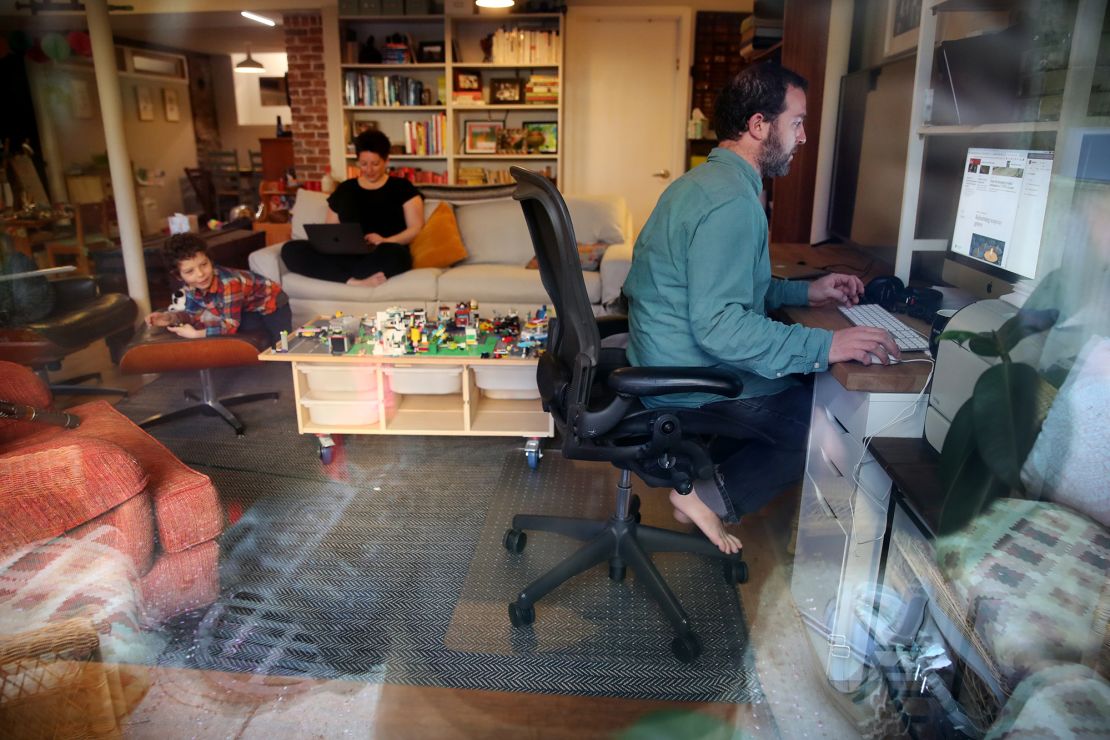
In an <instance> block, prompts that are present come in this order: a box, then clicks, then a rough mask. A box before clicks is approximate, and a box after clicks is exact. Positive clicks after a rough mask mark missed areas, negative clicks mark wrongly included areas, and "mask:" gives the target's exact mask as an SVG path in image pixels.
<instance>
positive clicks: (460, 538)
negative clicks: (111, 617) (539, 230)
mask: <svg viewBox="0 0 1110 740" xmlns="http://www.w3.org/2000/svg"><path fill="white" fill-rule="evenodd" d="M217 386H218V391H219V392H220V393H221V394H230V393H241V392H251V391H262V390H270V389H278V390H280V391H281V392H282V398H281V399H280V400H279V401H277V402H271V401H263V402H260V403H254V404H249V405H246V406H242V407H239V408H238V409H236V411H237V413H238V414H239V415H240V417H241V418H242V420H243V421H244V423H245V424H246V426H247V434H246V436H245V437H242V438H237V437H235V435H234V433H233V432H232V431H231V429H230V428H229V427H227V426H226V425H225V424H224V422H223V421H221V420H219V419H217V418H214V417H204V416H198V417H195V418H192V419H185V420H179V421H175V422H171V423H168V424H165V425H162V426H155V427H152V428H151V429H150V431H151V433H152V434H154V435H155V436H156V437H157V438H158V439H160V440H161V441H162V442H163V443H164V444H166V445H167V446H168V447H169V448H170V449H171V450H173V451H174V452H175V453H176V454H177V455H178V456H179V457H181V459H182V460H184V461H185V462H186V463H188V464H189V465H191V466H193V467H195V468H197V469H198V470H201V471H202V472H204V473H206V474H208V475H210V476H212V478H213V480H214V481H215V483H216V486H217V487H218V488H219V490H220V494H221V497H222V498H223V499H224V501H225V502H227V504H228V506H229V510H230V511H231V512H232V514H233V515H235V514H237V513H238V512H239V511H242V514H241V516H240V517H239V518H238V520H237V521H236V522H235V524H234V525H233V526H231V527H230V528H229V529H228V530H227V531H226V533H225V534H224V536H223V538H222V540H221V572H220V578H221V596H220V599H219V600H218V601H217V603H216V604H214V605H213V606H212V607H210V608H208V609H206V610H203V611H201V612H199V613H193V614H188V615H185V616H183V617H181V618H179V619H177V620H175V621H174V622H172V623H170V624H169V625H168V626H167V630H168V633H169V634H168V636H169V638H170V641H169V647H168V648H167V649H166V651H165V652H164V653H163V654H162V655H161V657H160V658H159V663H161V664H164V665H169V666H178V667H189V668H201V669H217V670H223V671H233V672H240V673H249V674H254V675H265V676H275V677H276V676H308V677H314V678H344V679H355V680H365V681H382V682H390V683H400V684H416V685H432V686H446V687H456V688H474V689H490V690H504V691H530V692H544V693H561V694H578V695H597V696H619V697H634V698H657V699H677V700H691V701H692V700H699V701H735V702H744V703H749V702H758V701H761V700H762V693H761V690H760V687H759V683H758V679H757V678H756V674H755V669H754V665H753V656H752V652H751V650H750V649H749V646H748V640H747V627H746V624H745V622H744V618H743V612H742V609H741V606H740V603H739V600H738V598H737V592H736V590H735V589H734V588H729V587H728V586H727V585H726V584H725V583H724V580H723V579H722V578H721V572H720V568H719V566H718V565H717V564H716V563H713V562H709V561H702V560H700V559H698V558H695V557H692V556H686V555H670V556H663V557H660V558H659V559H658V560H657V562H658V564H659V566H660V570H661V571H662V573H663V575H664V577H665V578H667V579H668V582H669V583H670V585H671V586H672V588H673V589H674V590H675V591H676V593H677V595H678V596H679V598H680V599H681V600H682V601H683V604H684V606H685V607H686V609H687V610H688V611H689V613H690V617H691V619H692V621H693V622H694V624H695V627H696V629H697V631H698V633H699V635H700V637H701V638H702V641H703V645H704V652H703V655H702V657H701V658H700V659H699V660H698V661H697V662H695V663H694V664H692V665H683V664H681V663H679V662H678V661H676V660H675V659H674V658H673V656H672V655H671V652H670V648H669V645H670V640H671V632H670V629H669V627H668V625H667V623H666V621H665V620H664V618H663V616H662V614H661V613H660V611H659V609H658V607H657V606H656V605H655V604H654V602H652V601H651V600H650V599H649V598H648V597H647V596H646V595H645V594H644V593H643V592H642V590H641V589H639V588H638V587H637V585H636V579H635V577H634V576H633V575H631V574H630V576H629V578H627V579H626V580H625V581H624V582H623V583H619V584H618V583H614V582H612V581H610V580H609V579H608V578H607V577H606V570H605V567H604V566H599V567H598V568H597V569H595V570H592V571H590V572H588V573H586V574H584V575H582V576H580V577H579V578H578V579H575V580H574V581H572V582H570V583H568V584H566V585H564V586H563V587H561V588H559V589H557V590H556V591H555V592H553V593H552V594H551V595H549V596H548V597H547V598H545V599H544V600H543V601H541V602H540V603H539V604H538V605H537V608H536V615H537V620H536V623H535V624H534V625H533V627H532V628H531V629H524V630H514V629H512V627H510V625H509V621H508V615H507V613H506V605H507V604H508V602H509V601H510V599H511V598H512V597H513V596H514V595H515V592H516V591H517V590H518V589H519V588H521V587H522V586H524V585H526V584H527V583H528V582H529V581H530V580H531V579H532V578H534V577H535V576H536V575H538V574H539V573H540V572H542V571H543V570H545V569H546V568H547V567H549V566H550V565H552V564H554V563H555V562H557V560H558V559H559V558H560V557H562V555H563V554H565V553H566V552H567V551H568V548H572V547H574V544H573V543H571V542H569V541H566V540H564V539H563V538H560V537H558V536H556V535H550V534H544V533H534V534H530V539H529V545H528V548H527V549H526V550H525V552H524V553H522V554H521V555H511V554H509V553H508V552H506V551H505V550H504V549H503V548H502V547H501V544H500V540H501V535H502V533H503V531H504V530H505V528H506V527H508V526H509V522H510V520H511V518H512V514H513V513H515V512H518V511H527V512H532V513H545V512H560V513H563V514H566V515H572V516H593V515H598V516H604V515H605V513H607V512H608V510H609V507H610V506H611V502H612V499H613V493H612V491H613V482H614V481H615V471H614V470H613V469H612V468H610V467H608V466H606V465H603V464H597V463H593V464H585V463H576V462H572V461H567V460H564V459H563V458H562V457H561V456H560V455H559V454H558V453H557V452H552V451H548V452H546V453H545V457H544V459H543V460H542V462H541V463H540V466H539V470H537V471H535V472H533V471H531V470H529V469H528V467H527V464H526V462H525V459H524V455H523V453H522V451H521V449H520V448H521V446H522V444H521V440H517V439H513V438H480V437H475V438H455V437H385V436H381V437H377V436H375V437H370V436H358V437H348V438H346V439H345V440H344V444H343V445H342V448H341V451H340V454H339V455H337V458H336V461H335V462H333V463H332V464H331V465H329V466H323V465H321V463H320V462H319V460H318V459H317V456H316V442H315V440H314V439H313V438H312V437H311V436H304V435H299V434H298V433H297V431H296V421H295V418H294V414H293V408H292V386H291V381H290V378H289V370H288V368H287V367H285V366H284V365H282V366H263V367H261V368H251V369H250V370H241V371H227V372H223V373H219V374H218V375H217ZM190 387H195V380H194V378H193V377H190V376H182V377H176V376H163V377H162V378H159V379H158V380H156V381H155V382H154V383H152V384H150V385H149V386H147V387H146V388H144V389H143V390H142V391H141V392H140V393H138V394H136V396H135V397H133V398H131V399H128V400H126V401H124V402H122V403H121V404H120V405H119V409H120V410H121V411H122V412H124V413H125V414H127V415H128V416H130V417H131V418H134V419H142V418H144V417H146V416H148V415H150V414H153V413H156V412H158V411H163V410H166V409H167V408H173V407H175V406H176V405H177V404H178V403H180V402H182V400H183V399H182V396H183V391H184V389H186V388H190ZM638 492H639V494H640V496H641V498H642V499H643V500H644V503H645V506H644V518H645V521H648V522H652V523H657V524H660V525H663V526H668V524H667V523H666V520H665V518H664V517H663V514H664V512H662V511H661V510H656V509H653V508H651V507H652V506H654V504H651V503H650V502H651V501H655V500H663V498H664V497H663V496H662V495H661V492H658V491H654V492H653V491H650V490H648V489H646V488H643V489H639V490H638Z"/></svg>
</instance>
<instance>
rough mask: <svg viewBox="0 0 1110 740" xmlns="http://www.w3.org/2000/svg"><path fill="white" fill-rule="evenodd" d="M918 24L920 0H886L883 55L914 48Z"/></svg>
mask: <svg viewBox="0 0 1110 740" xmlns="http://www.w3.org/2000/svg"><path fill="white" fill-rule="evenodd" d="M920 26H921V0H887V9H886V35H885V36H884V45H883V54H884V56H888V57H891V56H894V55H896V54H901V53H902V52H906V51H910V50H912V49H916V48H917V34H918V29H919V28H920Z"/></svg>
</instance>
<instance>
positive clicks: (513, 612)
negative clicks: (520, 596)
mask: <svg viewBox="0 0 1110 740" xmlns="http://www.w3.org/2000/svg"><path fill="white" fill-rule="evenodd" d="M509 621H510V622H512V623H513V626H514V627H527V626H528V625H530V624H532V622H535V621H536V609H535V607H531V606H521V605H520V604H518V603H517V602H515V601H514V602H512V603H511V604H509Z"/></svg>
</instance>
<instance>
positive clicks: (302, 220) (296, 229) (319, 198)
mask: <svg viewBox="0 0 1110 740" xmlns="http://www.w3.org/2000/svg"><path fill="white" fill-rule="evenodd" d="M327 217H328V194H327V193H321V192H320V191H318V190H306V189H304V188H301V189H300V190H298V191H297V199H296V200H295V201H294V202H293V228H292V230H291V232H290V234H291V236H292V238H293V239H307V238H308V234H306V233H305V230H304V225H305V224H322V223H324V221H325V220H326V219H327Z"/></svg>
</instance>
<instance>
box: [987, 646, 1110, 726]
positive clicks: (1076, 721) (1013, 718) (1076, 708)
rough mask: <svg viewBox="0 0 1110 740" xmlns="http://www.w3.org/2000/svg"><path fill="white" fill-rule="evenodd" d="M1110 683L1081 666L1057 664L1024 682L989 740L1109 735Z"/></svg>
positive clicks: (1016, 691)
mask: <svg viewBox="0 0 1110 740" xmlns="http://www.w3.org/2000/svg"><path fill="white" fill-rule="evenodd" d="M1108 706H1110V685H1107V683H1106V681H1104V680H1102V679H1101V678H1099V677H1098V676H1097V675H1095V674H1094V673H1092V672H1091V670H1090V669H1089V668H1087V667H1085V666H1081V665H1066V664H1065V665H1054V666H1051V667H1049V668H1045V669H1044V670H1041V671H1038V672H1037V673H1034V674H1033V675H1032V676H1030V677H1029V678H1027V679H1025V680H1024V681H1022V682H1021V685H1019V686H1018V687H1017V688H1016V689H1015V690H1014V693H1013V694H1011V695H1010V699H1009V701H1007V702H1006V705H1005V706H1004V707H1002V712H1001V713H1000V714H999V715H998V719H997V720H995V722H994V724H993V725H991V728H990V731H989V732H987V734H986V736H985V737H986V740H1000V739H1001V738H1041V739H1042V740H1046V739H1047V738H1079V737H1110V713H1108V712H1107V711H1106V707H1108Z"/></svg>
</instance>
